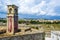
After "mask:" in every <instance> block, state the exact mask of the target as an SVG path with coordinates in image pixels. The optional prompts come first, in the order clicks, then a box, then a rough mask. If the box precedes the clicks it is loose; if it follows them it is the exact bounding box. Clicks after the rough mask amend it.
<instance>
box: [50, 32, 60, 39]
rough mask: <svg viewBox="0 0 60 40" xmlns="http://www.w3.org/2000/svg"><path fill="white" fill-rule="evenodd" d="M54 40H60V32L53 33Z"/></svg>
mask: <svg viewBox="0 0 60 40" xmlns="http://www.w3.org/2000/svg"><path fill="white" fill-rule="evenodd" d="M51 39H52V40H60V31H51Z"/></svg>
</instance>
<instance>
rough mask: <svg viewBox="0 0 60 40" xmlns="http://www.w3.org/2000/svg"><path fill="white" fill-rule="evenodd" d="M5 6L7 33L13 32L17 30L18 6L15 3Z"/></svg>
mask: <svg viewBox="0 0 60 40" xmlns="http://www.w3.org/2000/svg"><path fill="white" fill-rule="evenodd" d="M7 6H8V13H7V33H8V34H14V33H15V32H17V30H18V7H17V6H15V5H7Z"/></svg>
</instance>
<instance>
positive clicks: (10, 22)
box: [8, 16, 12, 32]
mask: <svg viewBox="0 0 60 40" xmlns="http://www.w3.org/2000/svg"><path fill="white" fill-rule="evenodd" d="M8 25H9V26H8V31H9V32H11V31H12V16H9V19H8Z"/></svg>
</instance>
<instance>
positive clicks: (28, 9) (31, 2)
mask: <svg viewBox="0 0 60 40" xmlns="http://www.w3.org/2000/svg"><path fill="white" fill-rule="evenodd" d="M36 1H39V0H2V1H1V0H0V8H1V9H0V11H3V10H4V11H5V12H7V5H10V4H15V5H17V6H18V7H19V11H18V12H19V13H23V14H24V13H28V14H37V15H50V16H56V15H57V14H56V13H55V12H54V7H55V6H57V5H60V4H59V3H60V0H50V1H49V2H48V3H46V2H47V0H41V2H40V3H39V4H36ZM58 15H59V14H58Z"/></svg>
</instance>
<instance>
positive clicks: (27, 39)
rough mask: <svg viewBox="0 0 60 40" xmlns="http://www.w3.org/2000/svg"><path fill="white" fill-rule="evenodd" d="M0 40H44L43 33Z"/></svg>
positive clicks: (1, 39) (0, 39)
mask: <svg viewBox="0 0 60 40" xmlns="http://www.w3.org/2000/svg"><path fill="white" fill-rule="evenodd" d="M0 40H45V33H35V34H26V35H20V36H12V37H4V38H0Z"/></svg>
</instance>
